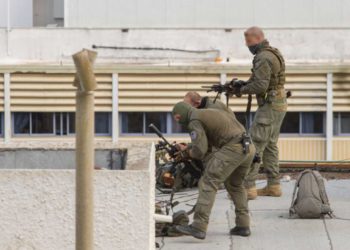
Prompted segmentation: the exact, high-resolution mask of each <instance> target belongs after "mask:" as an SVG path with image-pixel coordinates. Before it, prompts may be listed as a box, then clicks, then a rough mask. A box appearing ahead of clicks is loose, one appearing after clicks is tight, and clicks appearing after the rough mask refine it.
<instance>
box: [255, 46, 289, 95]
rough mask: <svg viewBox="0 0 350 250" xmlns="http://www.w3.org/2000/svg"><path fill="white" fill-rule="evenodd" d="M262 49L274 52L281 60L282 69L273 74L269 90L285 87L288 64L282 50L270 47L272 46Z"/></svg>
mask: <svg viewBox="0 0 350 250" xmlns="http://www.w3.org/2000/svg"><path fill="white" fill-rule="evenodd" d="M261 51H269V52H271V53H272V54H274V55H275V56H276V57H277V59H278V61H279V62H280V71H279V72H274V73H273V74H272V79H271V80H270V84H269V87H268V91H270V90H279V89H282V88H284V84H285V83H286V73H285V70H286V66H285V63H284V59H283V57H282V55H281V52H280V51H279V50H278V49H276V48H273V47H270V46H269V47H265V48H262V50H261Z"/></svg>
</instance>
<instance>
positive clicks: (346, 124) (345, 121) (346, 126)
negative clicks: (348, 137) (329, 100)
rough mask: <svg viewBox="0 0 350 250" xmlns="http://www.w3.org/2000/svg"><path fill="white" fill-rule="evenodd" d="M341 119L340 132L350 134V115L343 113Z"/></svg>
mask: <svg viewBox="0 0 350 250" xmlns="http://www.w3.org/2000/svg"><path fill="white" fill-rule="evenodd" d="M340 117H341V120H340V132H341V133H342V134H350V113H341V114H340Z"/></svg>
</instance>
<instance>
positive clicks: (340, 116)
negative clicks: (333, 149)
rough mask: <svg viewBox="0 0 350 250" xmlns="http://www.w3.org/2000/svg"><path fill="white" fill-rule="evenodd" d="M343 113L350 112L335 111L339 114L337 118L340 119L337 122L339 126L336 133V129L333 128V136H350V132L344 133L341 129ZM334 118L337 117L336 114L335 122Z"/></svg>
mask: <svg viewBox="0 0 350 250" xmlns="http://www.w3.org/2000/svg"><path fill="white" fill-rule="evenodd" d="M342 113H349V114H350V112H335V114H336V116H337V119H338V121H337V122H336V124H335V125H336V126H337V128H338V133H334V130H333V136H336V137H341V136H345V137H348V136H350V133H343V132H342V131H341V120H342V115H341V114H342ZM334 119H335V117H334V114H333V122H334Z"/></svg>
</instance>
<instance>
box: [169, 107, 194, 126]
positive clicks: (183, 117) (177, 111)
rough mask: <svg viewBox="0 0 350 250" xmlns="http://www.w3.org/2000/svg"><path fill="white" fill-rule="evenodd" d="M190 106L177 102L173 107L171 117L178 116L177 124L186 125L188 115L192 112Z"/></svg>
mask: <svg viewBox="0 0 350 250" xmlns="http://www.w3.org/2000/svg"><path fill="white" fill-rule="evenodd" d="M192 109H193V108H192V106H191V105H190V104H188V103H186V102H183V101H182V102H178V103H176V104H175V105H174V107H173V111H172V113H173V116H174V115H180V120H179V123H180V124H183V125H186V124H188V122H189V115H190V112H191V110H192Z"/></svg>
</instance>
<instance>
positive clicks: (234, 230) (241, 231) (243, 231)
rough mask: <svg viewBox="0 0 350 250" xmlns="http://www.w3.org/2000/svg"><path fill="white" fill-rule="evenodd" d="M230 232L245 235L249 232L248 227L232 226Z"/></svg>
mask: <svg viewBox="0 0 350 250" xmlns="http://www.w3.org/2000/svg"><path fill="white" fill-rule="evenodd" d="M230 234H231V235H238V236H243V237H247V236H249V235H250V234H251V232H250V228H249V227H234V228H232V229H231V230H230Z"/></svg>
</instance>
